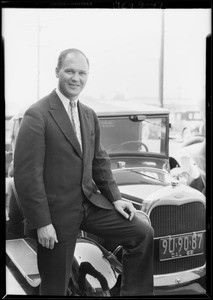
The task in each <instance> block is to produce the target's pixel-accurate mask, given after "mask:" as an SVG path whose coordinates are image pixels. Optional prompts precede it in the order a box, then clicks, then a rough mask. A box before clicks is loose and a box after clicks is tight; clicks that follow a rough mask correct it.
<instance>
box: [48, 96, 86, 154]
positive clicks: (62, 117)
mask: <svg viewBox="0 0 213 300" xmlns="http://www.w3.org/2000/svg"><path fill="white" fill-rule="evenodd" d="M50 114H51V115H52V117H53V118H54V120H55V122H56V123H57V125H58V126H59V128H60V129H61V131H62V133H63V134H64V135H65V137H66V138H67V140H68V141H69V142H70V143H71V144H72V146H73V147H74V148H75V150H76V152H77V154H78V155H79V156H80V157H81V158H82V151H81V148H80V145H79V142H78V139H77V136H76V134H75V132H74V129H73V127H72V124H71V121H70V118H69V116H68V114H67V112H66V110H65V108H64V106H63V104H62V102H61V100H60V99H59V97H58V95H57V94H56V92H55V91H53V92H52V94H51V97H50Z"/></svg>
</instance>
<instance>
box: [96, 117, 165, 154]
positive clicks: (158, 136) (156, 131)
mask: <svg viewBox="0 0 213 300" xmlns="http://www.w3.org/2000/svg"><path fill="white" fill-rule="evenodd" d="M99 121H100V128H101V143H102V144H103V146H104V147H105V149H106V150H107V152H108V153H109V154H113V153H131V152H132V153H141V152H147V153H156V154H162V155H165V154H166V153H165V151H166V118H165V117H146V118H144V120H143V121H133V120H131V118H130V117H108V118H107V117H104V118H99Z"/></svg>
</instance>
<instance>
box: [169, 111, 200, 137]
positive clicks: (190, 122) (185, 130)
mask: <svg viewBox="0 0 213 300" xmlns="http://www.w3.org/2000/svg"><path fill="white" fill-rule="evenodd" d="M170 123H171V130H170V136H171V137H175V138H177V139H179V140H181V141H186V140H187V139H189V138H191V137H193V136H203V135H204V124H203V119H202V116H201V113H200V111H199V110H183V111H175V112H173V113H171V116H170Z"/></svg>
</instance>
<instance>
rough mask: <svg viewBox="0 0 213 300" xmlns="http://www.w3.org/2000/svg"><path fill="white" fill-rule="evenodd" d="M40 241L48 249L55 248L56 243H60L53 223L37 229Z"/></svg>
mask: <svg viewBox="0 0 213 300" xmlns="http://www.w3.org/2000/svg"><path fill="white" fill-rule="evenodd" d="M37 235H38V241H39V243H40V244H41V245H42V246H43V247H46V248H48V249H53V248H54V244H55V243H58V239H57V235H56V231H55V228H54V227H53V225H52V224H49V225H47V226H44V227H41V228H38V229H37Z"/></svg>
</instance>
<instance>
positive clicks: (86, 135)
mask: <svg viewBox="0 0 213 300" xmlns="http://www.w3.org/2000/svg"><path fill="white" fill-rule="evenodd" d="M78 112H79V119H80V123H81V138H82V147H83V158H84V161H85V162H86V161H87V153H88V150H89V145H90V136H91V125H90V123H89V112H88V110H86V109H85V107H83V105H82V104H81V103H80V102H78Z"/></svg>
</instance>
